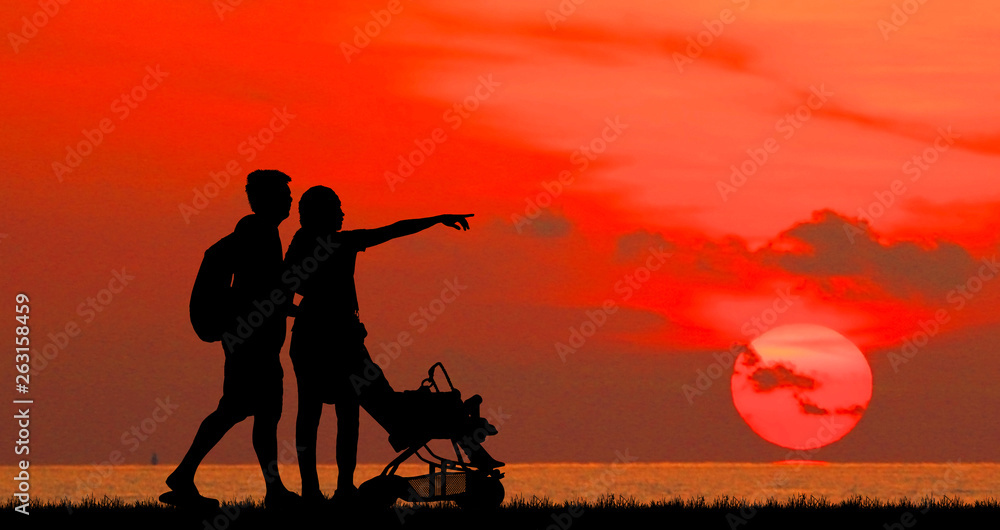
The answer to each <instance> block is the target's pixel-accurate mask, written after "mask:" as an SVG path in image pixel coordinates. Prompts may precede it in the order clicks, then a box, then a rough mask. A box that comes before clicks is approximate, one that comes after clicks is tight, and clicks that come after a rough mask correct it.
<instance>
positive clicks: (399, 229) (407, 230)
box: [362, 213, 475, 248]
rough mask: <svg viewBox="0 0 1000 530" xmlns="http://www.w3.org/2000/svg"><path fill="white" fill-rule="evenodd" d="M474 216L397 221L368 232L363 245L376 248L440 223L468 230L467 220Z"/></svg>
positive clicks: (445, 216)
mask: <svg viewBox="0 0 1000 530" xmlns="http://www.w3.org/2000/svg"><path fill="white" fill-rule="evenodd" d="M473 215H475V214H471V213H467V214H461V215H452V214H448V215H436V216H434V217H424V218H422V219H406V220H403V221H396V222H395V223H392V224H391V225H387V226H383V227H382V228H375V229H372V230H368V231H367V234H366V237H365V238H364V240H363V241H362V244H363V245H364V246H365V247H366V248H367V247H374V246H375V245H381V244H382V243H385V242H386V241H389V240H390V239H396V238H397V237H403V236H408V235H411V234H416V233H417V232H420V231H422V230H427V229H428V228H430V227H432V226H434V225H436V224H438V223H440V224H443V225H445V226H450V227H452V228H454V229H455V230H468V229H469V221H468V220H467V218H469V217H472V216H473Z"/></svg>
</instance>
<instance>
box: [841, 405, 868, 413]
mask: <svg viewBox="0 0 1000 530" xmlns="http://www.w3.org/2000/svg"><path fill="white" fill-rule="evenodd" d="M867 409H868V407H866V406H864V405H854V406H853V407H845V408H839V409H837V411H836V412H837V414H844V415H847V416H861V415H862V414H864V413H865V410H867Z"/></svg>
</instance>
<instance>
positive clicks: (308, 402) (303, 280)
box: [283, 186, 472, 501]
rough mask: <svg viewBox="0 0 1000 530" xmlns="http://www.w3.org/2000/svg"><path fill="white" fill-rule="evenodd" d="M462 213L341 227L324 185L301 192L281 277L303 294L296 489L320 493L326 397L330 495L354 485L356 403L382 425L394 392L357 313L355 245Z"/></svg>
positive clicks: (297, 349) (458, 221) (298, 325)
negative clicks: (331, 454)
mask: <svg viewBox="0 0 1000 530" xmlns="http://www.w3.org/2000/svg"><path fill="white" fill-rule="evenodd" d="M468 217H472V214H466V215H439V216H436V217H427V218H423V219H409V220H404V221H399V222H396V223H393V224H391V225H388V226H384V227H382V228H376V229H371V230H346V231H342V230H341V228H342V226H343V221H344V211H343V209H342V208H341V202H340V198H339V197H338V196H337V194H336V193H334V192H333V190H331V189H330V188H327V187H325V186H315V187H312V188H310V189H309V190H307V191H306V192H305V193H303V194H302V198H301V199H300V200H299V221H300V223H301V225H302V227H301V228H300V229H299V231H298V232H296V233H295V236H294V237H293V238H292V242H291V243H290V244H289V246H288V252H287V253H286V255H285V273H284V277H283V280H284V281H285V284H286V285H287V286H288V287H290V289H291V290H292V291H293V292H295V293H299V294H301V295H302V301H301V302H300V304H299V307H298V310H297V312H296V314H295V324H294V326H293V327H292V341H291V346H290V356H291V358H292V364H293V366H294V369H295V377H296V381H297V387H298V394H299V409H298V417H297V418H296V421H295V445H296V446H297V448H298V457H299V472H300V474H301V476H302V497H303V498H304V499H308V500H313V501H316V500H320V499H322V498H323V494H322V492H321V490H320V486H319V478H318V476H317V472H316V436H317V430H318V428H319V419H320V415H321V414H322V409H323V404H324V403H333V404H334V405H335V410H336V413H337V444H336V450H337V468H338V477H337V490H336V492H335V494H334V498H335V499H345V498H348V499H349V498H351V497H353V496H354V495H355V494H356V493H357V488H355V486H354V470H355V467H356V465H357V449H358V420H359V407H360V406H362V405H363V406H364V407H365V410H367V411H368V412H369V414H371V415H372V416H373V417H375V419H376V420H379V423H381V424H382V425H383V426H385V425H386V423H385V421H386V418H387V417H388V415H389V414H391V411H389V410H388V407H389V404H388V403H387V401H386V400H385V397H386V396H391V395H393V390H392V387H391V386H390V385H389V382H388V381H386V379H385V376H384V375H383V374H382V371H381V370H380V369H379V368H378V365H376V364H375V363H374V362H372V360H371V356H370V355H369V353H368V350H367V349H366V348H365V345H364V338H365V336H367V331H366V330H365V327H364V324H362V323H361V321H360V319H359V317H358V297H357V290H356V288H355V285H354V268H355V262H356V258H357V254H358V252H363V251H364V250H365V249H367V248H369V247H373V246H375V245H379V244H381V243H384V242H386V241H389V240H390V239H394V238H397V237H402V236H406V235H410V234H415V233H417V232H420V231H422V230H425V229H427V228H430V227H432V226H434V225H436V224H444V225H446V226H450V227H452V228H455V229H456V230H468V229H469V224H468V221H467V220H466V218H468Z"/></svg>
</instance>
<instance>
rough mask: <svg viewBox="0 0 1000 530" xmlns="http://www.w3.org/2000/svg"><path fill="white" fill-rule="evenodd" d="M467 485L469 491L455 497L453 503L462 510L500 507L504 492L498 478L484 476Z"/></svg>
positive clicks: (492, 509) (479, 510)
mask: <svg viewBox="0 0 1000 530" xmlns="http://www.w3.org/2000/svg"><path fill="white" fill-rule="evenodd" d="M469 486H470V487H469V491H467V492H465V494H464V495H462V496H461V497H459V498H457V499H455V504H457V505H458V506H459V507H460V508H462V509H463V510H468V511H476V512H489V511H494V510H496V509H498V508H500V505H501V504H503V498H504V493H505V492H504V489H503V484H501V483H500V479H498V478H493V477H485V478H482V479H480V480H477V481H475V482H473V483H471V484H469Z"/></svg>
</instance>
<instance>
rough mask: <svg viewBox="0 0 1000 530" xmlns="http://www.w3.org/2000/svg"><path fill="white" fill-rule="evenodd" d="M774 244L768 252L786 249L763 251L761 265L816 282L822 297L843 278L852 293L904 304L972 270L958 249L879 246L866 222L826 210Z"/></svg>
mask: <svg viewBox="0 0 1000 530" xmlns="http://www.w3.org/2000/svg"><path fill="white" fill-rule="evenodd" d="M774 243H775V244H774V245H773V246H772V248H775V249H788V250H772V249H766V250H764V251H762V254H761V258H762V261H763V262H765V263H767V262H772V263H775V264H777V265H778V266H780V267H781V268H783V269H785V270H787V271H789V272H791V273H794V274H799V275H803V276H808V277H811V278H813V279H815V280H818V281H819V282H820V285H821V286H822V287H823V288H824V289H825V290H826V291H828V292H832V291H834V290H835V288H834V284H835V282H833V281H832V280H834V279H836V278H838V277H841V278H843V277H849V278H853V279H855V280H857V281H858V282H859V283H860V284H862V286H863V289H857V287H858V286H857V285H854V286H852V287H854V288H855V289H854V292H855V294H857V293H859V292H861V291H865V290H867V291H869V292H872V291H875V292H877V291H884V292H885V293H887V294H889V295H891V296H893V297H896V298H904V299H909V298H913V297H915V296H917V297H926V298H937V297H940V296H941V295H943V294H944V293H946V292H947V291H948V290H950V289H952V288H954V286H955V285H956V284H960V283H964V282H965V280H966V279H967V278H968V277H969V275H970V274H972V273H973V272H974V270H975V267H976V265H977V262H976V261H975V260H974V259H973V258H972V256H970V255H969V253H968V252H967V251H966V250H965V249H964V248H962V247H961V246H959V245H956V244H953V243H948V242H944V241H936V242H934V243H931V244H930V245H927V246H921V245H918V244H917V243H914V242H909V241H900V242H891V243H887V242H883V241H881V240H880V238H879V236H878V235H877V234H876V233H875V232H873V231H872V230H871V227H870V226H869V225H868V224H867V223H864V222H858V221H857V220H855V219H850V218H848V217H845V216H843V215H840V214H838V213H836V212H833V211H831V210H822V211H818V212H816V213H814V214H813V218H812V219H811V220H810V221H806V222H803V223H799V224H797V225H795V226H793V227H792V228H790V229H788V230H786V231H785V232H783V233H782V234H781V235H780V236H779V237H778V238H777V239H776V240H775V242H774Z"/></svg>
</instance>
